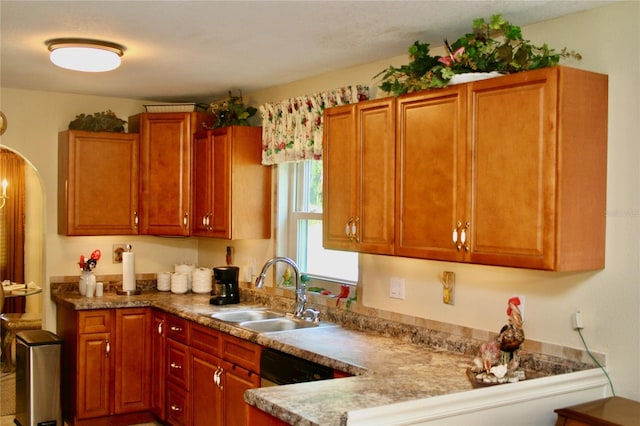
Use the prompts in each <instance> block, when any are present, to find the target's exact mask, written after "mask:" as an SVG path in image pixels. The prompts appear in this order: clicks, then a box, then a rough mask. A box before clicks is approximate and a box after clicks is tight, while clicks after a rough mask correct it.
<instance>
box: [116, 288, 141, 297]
mask: <svg viewBox="0 0 640 426" xmlns="http://www.w3.org/2000/svg"><path fill="white" fill-rule="evenodd" d="M116 294H117V295H118V296H135V295H137V294H140V289H139V288H136V289H135V290H122V289H121V288H119V289H117V290H116Z"/></svg>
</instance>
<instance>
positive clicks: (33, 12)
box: [0, 0, 608, 102]
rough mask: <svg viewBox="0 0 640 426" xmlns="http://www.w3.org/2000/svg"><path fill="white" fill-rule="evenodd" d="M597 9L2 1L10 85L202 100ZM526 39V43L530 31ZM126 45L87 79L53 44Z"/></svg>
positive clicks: (588, 1)
mask: <svg viewBox="0 0 640 426" xmlns="http://www.w3.org/2000/svg"><path fill="white" fill-rule="evenodd" d="M606 3H608V1H593V0H576V1H574V0H540V1H537V0H536V1H534V0H518V1H514V0H492V1H484V0H474V1H471V0H467V1H455V0H454V1H446V0H439V1H434V0H431V1H427V0H425V1H310V0H298V1H157V0H156V1H117V0H112V1H28V0H0V19H1V21H0V22H1V27H0V31H1V33H0V34H1V44H0V48H1V54H0V61H1V62H0V84H1V85H2V86H3V87H11V88H19V89H32V90H45V91H56V92H68V93H78V94H89V95H101V96H115V97H123V98H130V99H144V100H155V101H160V102H199V101H205V102H206V101H210V100H213V99H220V98H224V97H226V94H227V92H228V91H229V90H238V89H240V90H242V91H244V92H245V93H246V92H250V91H254V90H259V89H263V88H267V87H271V86H275V85H280V84H284V83H287V82H291V81H295V80H299V79H301V78H305V77H309V76H312V75H316V74H322V73H325V72H328V71H331V70H335V69H340V68H345V67H349V66H353V65H357V64H364V63H368V62H373V61H377V60H381V59H385V58H390V57H393V56H398V55H403V54H406V52H407V49H408V47H409V46H410V45H411V44H412V43H413V42H414V41H416V40H420V41H421V42H427V43H430V44H431V45H433V46H440V45H441V44H442V40H443V39H444V38H448V39H450V40H455V39H456V38H458V37H459V36H460V35H462V34H464V33H466V32H468V31H469V30H470V26H471V22H472V20H473V19H475V18H478V17H484V18H485V19H488V18H489V17H490V16H491V15H492V14H495V13H502V14H503V15H504V16H505V18H506V19H508V20H509V21H510V22H512V23H513V24H515V25H519V26H524V25H528V24H531V23H535V22H539V21H544V20H547V19H551V18H555V17H559V16H563V15H567V14H571V13H574V12H577V11H581V10H586V9H591V8H594V7H599V6H602V5H604V4H606ZM525 36H526V34H525ZM59 37H87V38H94V39H102V40H108V41H112V42H116V43H119V44H122V45H124V46H125V47H126V49H127V50H126V52H125V54H124V56H123V64H122V66H121V67H120V68H119V69H117V70H115V71H111V72H108V73H101V74H95V73H79V72H74V71H68V70H63V69H61V68H57V67H55V66H54V65H53V64H51V63H50V62H49V59H48V51H47V48H46V46H45V44H44V42H45V40H48V39H51V38H59Z"/></svg>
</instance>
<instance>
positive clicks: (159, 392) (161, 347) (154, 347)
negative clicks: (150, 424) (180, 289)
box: [151, 310, 166, 421]
mask: <svg viewBox="0 0 640 426" xmlns="http://www.w3.org/2000/svg"><path fill="white" fill-rule="evenodd" d="M165 327H166V321H165V314H164V312H161V311H156V310H153V311H151V412H152V413H153V414H154V415H155V416H156V418H158V419H159V420H161V421H164V420H165V419H166V413H165V393H166V392H165V390H166V386H165V379H166V367H165V362H166V337H165Z"/></svg>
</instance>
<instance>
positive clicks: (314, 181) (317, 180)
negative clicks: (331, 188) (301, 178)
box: [309, 161, 322, 213]
mask: <svg viewBox="0 0 640 426" xmlns="http://www.w3.org/2000/svg"><path fill="white" fill-rule="evenodd" d="M310 163H311V164H310V172H309V211H312V212H318V213H320V212H322V161H311V162H310Z"/></svg>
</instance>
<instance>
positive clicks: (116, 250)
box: [111, 244, 127, 263]
mask: <svg viewBox="0 0 640 426" xmlns="http://www.w3.org/2000/svg"><path fill="white" fill-rule="evenodd" d="M126 250H127V245H126V244H114V245H113V251H112V252H111V253H112V257H111V261H112V262H113V263H122V253H124V252H125V251H126Z"/></svg>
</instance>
